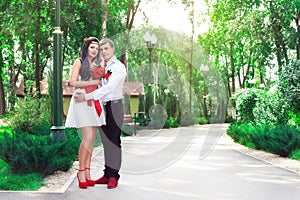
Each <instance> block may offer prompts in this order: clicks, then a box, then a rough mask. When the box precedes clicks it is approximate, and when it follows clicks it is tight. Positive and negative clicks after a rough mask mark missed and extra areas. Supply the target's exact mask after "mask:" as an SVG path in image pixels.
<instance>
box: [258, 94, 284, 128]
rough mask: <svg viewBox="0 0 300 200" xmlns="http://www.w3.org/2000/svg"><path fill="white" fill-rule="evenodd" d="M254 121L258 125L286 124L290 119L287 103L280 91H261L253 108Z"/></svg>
mask: <svg viewBox="0 0 300 200" xmlns="http://www.w3.org/2000/svg"><path fill="white" fill-rule="evenodd" d="M253 116H254V123H255V124H257V125H286V124H287V123H288V120H289V116H288V109H287V105H286V103H285V102H284V101H283V100H282V99H281V98H280V97H279V95H278V93H270V92H267V93H264V94H263V93H261V96H259V97H258V98H257V102H256V106H255V108H254V109H253Z"/></svg>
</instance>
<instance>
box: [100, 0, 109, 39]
mask: <svg viewBox="0 0 300 200" xmlns="http://www.w3.org/2000/svg"><path fill="white" fill-rule="evenodd" d="M108 2H109V0H102V39H104V38H106V23H107V8H108Z"/></svg>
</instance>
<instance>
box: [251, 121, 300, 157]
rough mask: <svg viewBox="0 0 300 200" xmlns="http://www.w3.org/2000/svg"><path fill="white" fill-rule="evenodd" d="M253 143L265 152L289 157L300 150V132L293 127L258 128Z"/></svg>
mask: <svg viewBox="0 0 300 200" xmlns="http://www.w3.org/2000/svg"><path fill="white" fill-rule="evenodd" d="M252 141H253V143H254V144H255V145H256V146H257V147H259V148H260V149H263V150H264V151H267V152H271V153H275V154H278V155H280V156H284V157H288V156H289V155H290V154H291V153H292V152H293V151H294V150H295V149H297V148H300V131H299V130H297V129H296V128H295V127H293V126H279V125H278V126H272V127H271V126H257V127H256V131H255V134H254V135H253V138H252Z"/></svg>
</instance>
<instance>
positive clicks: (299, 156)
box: [289, 149, 300, 160]
mask: <svg viewBox="0 0 300 200" xmlns="http://www.w3.org/2000/svg"><path fill="white" fill-rule="evenodd" d="M289 157H290V158H292V159H295V160H300V149H295V150H294V151H293V152H292V153H291V154H290V156H289Z"/></svg>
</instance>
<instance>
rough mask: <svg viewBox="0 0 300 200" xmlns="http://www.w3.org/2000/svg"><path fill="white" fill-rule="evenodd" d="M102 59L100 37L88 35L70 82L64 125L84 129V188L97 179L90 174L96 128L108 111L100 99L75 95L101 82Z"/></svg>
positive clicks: (81, 158)
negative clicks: (82, 99) (71, 89)
mask: <svg viewBox="0 0 300 200" xmlns="http://www.w3.org/2000/svg"><path fill="white" fill-rule="evenodd" d="M100 61H101V59H100V51H99V40H98V39H97V38H96V37H89V38H85V39H84V43H83V46H82V52H81V55H80V57H79V58H77V59H76V60H75V62H74V64H73V67H72V72H71V77H70V86H72V87H74V88H75V90H74V92H73V96H72V98H71V102H70V106H69V110H68V114H67V119H66V124H65V127H76V128H80V129H81V132H82V142H81V144H80V147H79V150H78V159H79V170H78V173H77V178H78V185H79V187H80V188H83V189H85V188H87V186H94V185H95V181H94V180H92V179H91V175H90V165H91V157H92V152H93V147H94V141H95V137H96V132H97V128H98V127H99V126H101V125H104V124H105V113H104V110H102V109H101V108H102V107H101V102H99V101H94V100H89V101H87V102H81V103H76V102H75V100H74V97H76V93H78V92H83V93H90V92H92V91H94V90H96V89H97V88H98V87H99V86H100V85H101V80H100V79H99V78H97V79H96V78H95V77H94V76H93V75H95V73H96V72H98V71H99V70H98V69H99V65H100ZM97 70H98V71H97ZM93 77H94V78H93ZM96 107H97V108H96Z"/></svg>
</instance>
